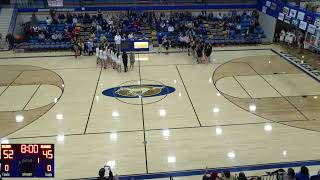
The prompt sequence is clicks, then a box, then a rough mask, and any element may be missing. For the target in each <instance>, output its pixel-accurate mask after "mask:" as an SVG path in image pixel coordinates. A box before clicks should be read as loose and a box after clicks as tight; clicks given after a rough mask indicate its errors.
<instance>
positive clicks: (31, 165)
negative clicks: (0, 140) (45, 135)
mask: <svg viewBox="0 0 320 180" xmlns="http://www.w3.org/2000/svg"><path fill="white" fill-rule="evenodd" d="M1 176H2V177H29V178H30V177H54V144H1Z"/></svg>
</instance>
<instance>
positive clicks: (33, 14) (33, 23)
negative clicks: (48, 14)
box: [30, 12, 38, 26]
mask: <svg viewBox="0 0 320 180" xmlns="http://www.w3.org/2000/svg"><path fill="white" fill-rule="evenodd" d="M30 22H31V26H34V25H36V24H38V19H37V16H36V14H35V13H34V12H33V13H32V16H31V19H30Z"/></svg>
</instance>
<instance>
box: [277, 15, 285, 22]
mask: <svg viewBox="0 0 320 180" xmlns="http://www.w3.org/2000/svg"><path fill="white" fill-rule="evenodd" d="M278 19H279V20H280V21H283V19H284V14H283V13H279V16H278Z"/></svg>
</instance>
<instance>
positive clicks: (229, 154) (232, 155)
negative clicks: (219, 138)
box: [228, 151, 236, 159]
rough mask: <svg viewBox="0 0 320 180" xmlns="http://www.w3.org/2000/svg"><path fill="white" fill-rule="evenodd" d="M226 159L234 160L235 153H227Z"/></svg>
mask: <svg viewBox="0 0 320 180" xmlns="http://www.w3.org/2000/svg"><path fill="white" fill-rule="evenodd" d="M228 158H229V159H234V158H236V153H234V152H233V151H231V152H228Z"/></svg>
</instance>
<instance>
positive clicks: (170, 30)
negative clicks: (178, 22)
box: [168, 24, 174, 33]
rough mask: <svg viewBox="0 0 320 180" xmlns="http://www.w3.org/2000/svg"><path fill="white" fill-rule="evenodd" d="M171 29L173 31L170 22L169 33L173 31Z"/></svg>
mask: <svg viewBox="0 0 320 180" xmlns="http://www.w3.org/2000/svg"><path fill="white" fill-rule="evenodd" d="M173 31H174V27H173V26H172V25H171V24H170V25H169V26H168V32H169V33H170V32H173Z"/></svg>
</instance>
